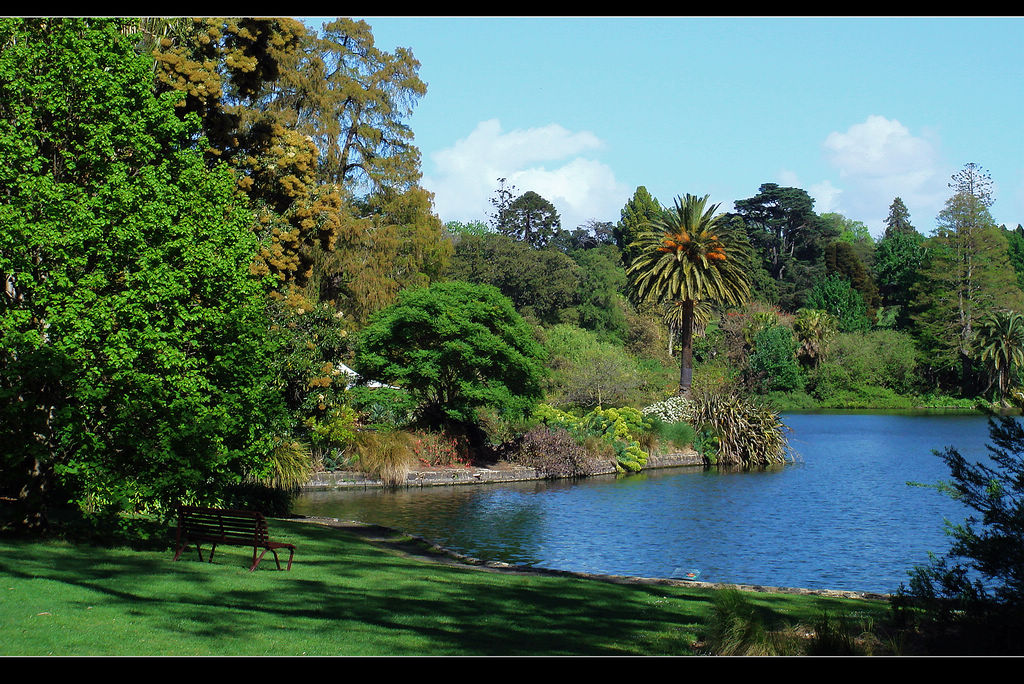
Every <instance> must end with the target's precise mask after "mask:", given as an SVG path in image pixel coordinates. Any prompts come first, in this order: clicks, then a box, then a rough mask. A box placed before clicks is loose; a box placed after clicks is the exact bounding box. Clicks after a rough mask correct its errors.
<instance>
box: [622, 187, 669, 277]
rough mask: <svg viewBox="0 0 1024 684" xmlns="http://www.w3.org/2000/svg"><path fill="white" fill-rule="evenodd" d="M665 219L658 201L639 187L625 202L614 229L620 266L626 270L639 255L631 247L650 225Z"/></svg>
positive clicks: (638, 252) (663, 210) (636, 249)
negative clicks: (619, 254)
mask: <svg viewBox="0 0 1024 684" xmlns="http://www.w3.org/2000/svg"><path fill="white" fill-rule="evenodd" d="M664 217H665V209H664V208H663V207H662V206H661V203H660V202H658V200H656V199H654V197H652V196H651V193H650V192H648V191H647V188H646V187H644V186H643V185H641V186H640V187H638V188H637V189H636V192H634V193H633V196H632V197H631V198H630V199H629V201H628V202H626V205H625V206H624V207H622V211H621V212H620V219H619V223H618V225H617V226H616V227H615V244H617V245H618V247H619V249H620V250H621V251H622V265H623V266H625V267H626V268H627V269H628V268H629V265H630V264H631V263H633V259H635V258H636V257H637V256H638V255H639V254H640V249H639V248H637V247H634V246H633V243H634V242H636V240H637V238H639V237H640V235H641V233H643V232H644V231H645V230H647V229H648V228H649V227H650V225H651V224H652V223H653V222H655V221H657V220H659V219H662V218H664Z"/></svg>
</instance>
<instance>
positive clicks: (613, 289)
mask: <svg viewBox="0 0 1024 684" xmlns="http://www.w3.org/2000/svg"><path fill="white" fill-rule="evenodd" d="M570 256H571V257H572V259H573V261H575V262H576V264H578V265H579V267H580V271H581V277H580V280H579V290H578V291H577V298H578V301H579V304H578V305H577V307H576V310H577V313H578V321H579V326H580V327H581V328H585V329H587V330H592V331H594V332H595V333H597V334H598V336H600V337H601V338H603V339H607V340H609V341H613V342H617V343H619V344H622V343H624V342H625V340H626V337H627V335H628V334H629V324H628V322H627V320H626V311H625V309H626V306H627V304H626V302H625V300H624V297H623V292H624V291H625V289H626V274H625V272H624V271H623V270H622V266H621V262H620V260H619V259H620V257H619V250H618V249H617V248H616V247H615V245H607V244H606V245H604V246H602V247H595V248H593V249H579V250H576V251H575V252H572V254H571V255H570Z"/></svg>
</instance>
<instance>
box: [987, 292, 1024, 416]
mask: <svg viewBox="0 0 1024 684" xmlns="http://www.w3.org/2000/svg"><path fill="white" fill-rule="evenodd" d="M978 346H979V347H980V348H981V360H982V361H987V362H989V363H990V364H991V365H992V367H993V368H994V369H995V372H996V373H997V374H998V376H999V400H1000V401H1002V400H1003V399H1004V398H1005V397H1006V391H1007V389H1009V385H1010V374H1011V372H1012V370H1013V367H1014V366H1017V367H1020V366H1021V365H1022V364H1024V316H1021V315H1020V314H1019V313H1016V312H1014V311H996V312H994V313H991V314H989V315H988V316H986V317H985V319H984V320H983V321H982V322H981V327H980V328H979V330H978Z"/></svg>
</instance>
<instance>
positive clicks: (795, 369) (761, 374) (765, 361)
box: [749, 325, 804, 392]
mask: <svg viewBox="0 0 1024 684" xmlns="http://www.w3.org/2000/svg"><path fill="white" fill-rule="evenodd" d="M796 347H797V343H796V340H795V339H794V338H793V331H792V330H790V329H789V328H787V327H786V326H784V325H776V326H772V327H770V328H765V329H764V330H762V331H761V332H759V333H757V337H755V338H754V352H753V353H752V354H751V355H750V367H749V373H750V375H751V378H752V380H753V383H754V384H755V385H756V386H757V387H759V388H760V389H761V391H763V392H792V391H794V390H800V389H803V386H804V378H803V374H802V373H801V372H800V364H799V363H798V362H797V360H796Z"/></svg>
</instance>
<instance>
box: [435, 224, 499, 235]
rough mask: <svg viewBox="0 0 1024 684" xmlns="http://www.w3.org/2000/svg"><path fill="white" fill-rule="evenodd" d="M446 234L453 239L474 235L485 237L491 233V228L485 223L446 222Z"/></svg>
mask: <svg viewBox="0 0 1024 684" xmlns="http://www.w3.org/2000/svg"><path fill="white" fill-rule="evenodd" d="M444 230H445V232H446V233H447V234H448V235H450V236H451V237H452V238H455V239H458V238H460V237H461V236H463V235H474V236H476V237H483V236H484V235H487V234H488V233H490V232H491V228H490V226H488V225H487V224H486V223H484V222H483V221H466V222H463V221H446V222H445V224H444Z"/></svg>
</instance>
